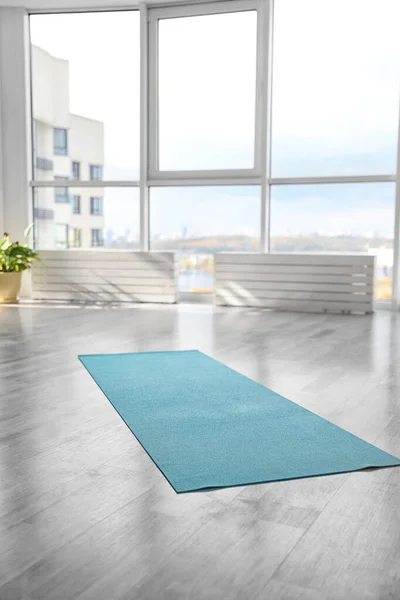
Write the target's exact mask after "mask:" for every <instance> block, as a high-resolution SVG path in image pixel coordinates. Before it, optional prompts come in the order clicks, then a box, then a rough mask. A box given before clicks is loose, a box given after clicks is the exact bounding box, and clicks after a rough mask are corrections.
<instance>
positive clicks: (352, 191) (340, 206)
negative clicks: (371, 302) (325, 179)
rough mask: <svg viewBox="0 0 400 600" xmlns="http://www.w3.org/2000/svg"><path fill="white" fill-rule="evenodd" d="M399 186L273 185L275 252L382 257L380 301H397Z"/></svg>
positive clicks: (378, 284)
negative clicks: (395, 237) (395, 249)
mask: <svg viewBox="0 0 400 600" xmlns="http://www.w3.org/2000/svg"><path fill="white" fill-rule="evenodd" d="M394 204H395V185H394V184H392V183H351V184H343V183H342V184H341V183H337V184H329V185H328V184H317V185H282V186H273V187H272V195H271V249H272V252H282V253H300V254H301V253H304V252H305V253H312V254H326V253H328V254H370V255H374V256H376V257H377V258H376V266H377V269H376V298H377V299H378V300H390V299H391V297H392V275H393V235H394V231H393V228H394Z"/></svg>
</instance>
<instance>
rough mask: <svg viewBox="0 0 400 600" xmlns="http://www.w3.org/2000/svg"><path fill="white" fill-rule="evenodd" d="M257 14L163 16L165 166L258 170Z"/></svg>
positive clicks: (161, 156)
mask: <svg viewBox="0 0 400 600" xmlns="http://www.w3.org/2000/svg"><path fill="white" fill-rule="evenodd" d="M256 41H257V12H256V11H247V12H236V13H225V14H214V15H204V16H192V17H182V18H169V19H161V20H160V21H159V45H158V52H159V54H158V66H159V70H158V75H159V82H158V84H159V87H158V90H159V91H158V93H159V168H160V170H162V171H165V170H178V171H179V170H183V171H185V170H210V169H213V170H214V169H251V168H253V167H254V143H255V142H254V135H255V97H256Z"/></svg>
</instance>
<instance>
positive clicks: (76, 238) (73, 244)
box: [69, 227, 82, 248]
mask: <svg viewBox="0 0 400 600" xmlns="http://www.w3.org/2000/svg"><path fill="white" fill-rule="evenodd" d="M69 233H70V234H71V233H72V236H71V238H70V242H69V246H70V248H81V247H82V228H81V227H70V229H69ZM77 242H78V243H77Z"/></svg>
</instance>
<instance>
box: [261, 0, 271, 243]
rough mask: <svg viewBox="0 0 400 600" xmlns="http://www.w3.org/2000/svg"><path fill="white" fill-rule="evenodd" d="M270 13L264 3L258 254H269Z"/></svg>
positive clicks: (267, 3) (267, 5)
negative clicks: (259, 252) (259, 251)
mask: <svg viewBox="0 0 400 600" xmlns="http://www.w3.org/2000/svg"><path fill="white" fill-rule="evenodd" d="M273 10H274V3H273V0H265V2H264V3H263V4H262V5H261V10H260V13H259V26H258V54H259V66H258V73H257V76H258V78H259V80H260V81H259V85H260V89H261V115H260V135H261V234H260V250H261V252H270V229H271V227H270V223H271V186H270V177H271V99H272V51H273V46H272V35H273Z"/></svg>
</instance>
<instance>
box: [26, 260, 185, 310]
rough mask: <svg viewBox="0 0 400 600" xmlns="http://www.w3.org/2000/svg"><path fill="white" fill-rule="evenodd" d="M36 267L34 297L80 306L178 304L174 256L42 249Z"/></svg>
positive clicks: (34, 269) (33, 284)
mask: <svg viewBox="0 0 400 600" xmlns="http://www.w3.org/2000/svg"><path fill="white" fill-rule="evenodd" d="M39 254H40V258H41V261H40V262H39V263H35V264H34V266H33V268H32V297H33V298H34V299H36V300H69V301H77V302H162V303H170V304H172V303H174V302H176V301H177V273H178V271H177V263H176V260H175V254H174V253H173V252H135V251H129V250H127V251H124V250H122V251H121V250H84V251H83V250H42V251H40V252H39Z"/></svg>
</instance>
